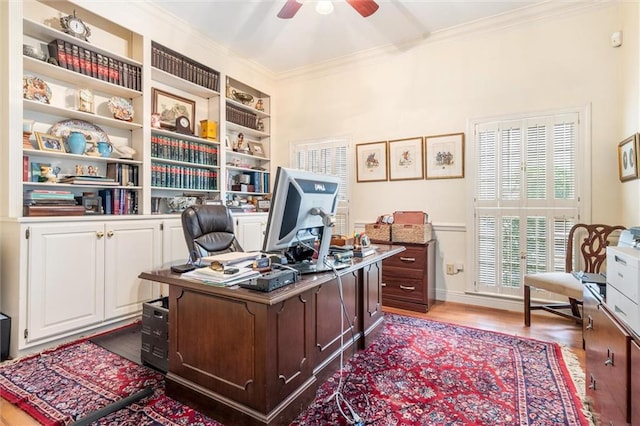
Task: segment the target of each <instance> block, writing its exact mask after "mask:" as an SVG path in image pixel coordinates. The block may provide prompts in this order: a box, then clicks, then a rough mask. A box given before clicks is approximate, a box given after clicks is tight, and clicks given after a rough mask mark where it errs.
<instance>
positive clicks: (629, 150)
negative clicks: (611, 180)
mask: <svg viewBox="0 0 640 426" xmlns="http://www.w3.org/2000/svg"><path fill="white" fill-rule="evenodd" d="M618 171H619V175H620V182H626V181H628V180H633V179H637V178H638V134H637V133H636V134H635V135H633V136H629V137H628V138H626V139H625V140H623V141H622V142H620V143H619V144H618Z"/></svg>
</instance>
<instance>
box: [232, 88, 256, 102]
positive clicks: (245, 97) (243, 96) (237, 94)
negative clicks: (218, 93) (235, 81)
mask: <svg viewBox="0 0 640 426" xmlns="http://www.w3.org/2000/svg"><path fill="white" fill-rule="evenodd" d="M231 94H232V95H233V97H234V98H235V100H236V101H239V102H242V103H243V104H244V105H249V104H251V102H253V96H252V95H250V94H248V93H244V92H241V91H239V90H238V91H236V90H232V91H231Z"/></svg>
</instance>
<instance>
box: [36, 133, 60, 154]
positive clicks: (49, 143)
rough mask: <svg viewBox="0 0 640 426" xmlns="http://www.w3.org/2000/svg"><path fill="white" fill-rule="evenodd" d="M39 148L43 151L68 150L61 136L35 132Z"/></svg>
mask: <svg viewBox="0 0 640 426" xmlns="http://www.w3.org/2000/svg"><path fill="white" fill-rule="evenodd" d="M34 133H35V135H36V141H37V142H38V149H40V150H42V151H54V152H67V151H66V150H65V148H64V141H63V140H62V137H61V136H55V135H50V134H47V133H42V132H34Z"/></svg>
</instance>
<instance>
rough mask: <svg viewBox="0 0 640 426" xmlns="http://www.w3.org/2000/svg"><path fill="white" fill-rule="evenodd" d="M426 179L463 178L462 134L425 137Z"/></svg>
mask: <svg viewBox="0 0 640 426" xmlns="http://www.w3.org/2000/svg"><path fill="white" fill-rule="evenodd" d="M424 140H425V145H426V151H427V155H426V157H425V158H426V161H425V163H426V164H425V167H426V169H427V179H452V178H463V177H464V133H448V134H444V135H434V136H425V138H424Z"/></svg>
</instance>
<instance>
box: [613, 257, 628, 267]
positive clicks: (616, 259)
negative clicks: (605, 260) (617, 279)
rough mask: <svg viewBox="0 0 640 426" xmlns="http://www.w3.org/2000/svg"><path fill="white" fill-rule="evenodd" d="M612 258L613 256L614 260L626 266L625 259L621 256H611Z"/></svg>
mask: <svg viewBox="0 0 640 426" xmlns="http://www.w3.org/2000/svg"><path fill="white" fill-rule="evenodd" d="M613 258H614V260H615V261H616V262H618V263H621V264H623V265H625V266H627V261H626V260H624V259H623V258H621V257H618V256H613Z"/></svg>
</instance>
